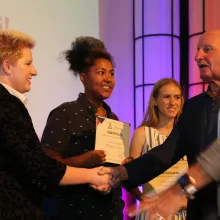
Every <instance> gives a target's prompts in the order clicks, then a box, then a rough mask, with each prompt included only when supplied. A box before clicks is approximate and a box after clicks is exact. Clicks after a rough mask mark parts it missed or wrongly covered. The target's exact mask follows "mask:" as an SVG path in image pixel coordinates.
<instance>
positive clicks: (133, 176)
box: [125, 93, 218, 220]
mask: <svg viewBox="0 0 220 220" xmlns="http://www.w3.org/2000/svg"><path fill="white" fill-rule="evenodd" d="M213 105H215V103H214V102H213V101H212V100H211V99H210V97H209V96H208V95H207V94H206V93H203V94H200V95H198V96H195V97H193V98H191V99H190V100H188V101H187V102H186V104H185V106H184V109H183V113H182V115H181V117H180V119H179V121H178V123H177V125H176V126H175V128H174V129H173V131H172V132H171V134H170V136H169V137H168V138H167V139H166V141H165V142H164V143H163V144H162V145H160V146H158V147H156V148H154V149H152V150H151V151H149V152H148V153H147V154H145V155H143V156H141V157H139V158H138V159H136V160H134V161H132V162H131V163H129V164H126V165H125V167H126V169H127V171H128V175H129V181H126V182H125V187H126V188H127V189H130V188H133V187H135V186H137V185H140V184H143V183H145V182H148V181H150V180H151V179H153V178H154V177H156V176H157V175H159V174H161V173H162V172H164V171H165V170H166V169H167V168H169V167H171V166H172V165H174V164H175V163H176V162H177V161H178V160H180V159H181V158H182V157H183V156H185V155H187V159H188V163H189V164H192V163H194V162H195V160H196V157H197V155H198V154H199V153H200V152H201V151H203V150H204V149H205V148H206V147H208V146H209V144H210V143H211V142H212V141H213V140H214V139H215V138H216V137H217V121H215V120H214V119H213V118H211V117H216V116H217V114H215V115H214V116H213V115H212V114H211V111H212V106H213ZM211 115H212V116H211ZM211 121H212V122H213V121H214V125H213V126H212V129H211V131H210V129H209V128H208V127H209V125H210V123H211ZM216 205H217V201H216V184H215V183H213V184H210V185H209V186H207V187H205V188H204V189H202V190H201V191H200V192H198V193H197V194H196V198H195V199H194V200H191V201H189V203H188V209H187V215H188V217H187V218H188V219H190V220H195V219H196V220H197V219H198V220H215V219H218V218H217V214H216V213H217V212H216V211H217V209H216ZM213 213H214V216H215V217H213V216H212V214H213ZM209 216H211V217H209Z"/></svg>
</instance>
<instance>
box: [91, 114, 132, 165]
mask: <svg viewBox="0 0 220 220" xmlns="http://www.w3.org/2000/svg"><path fill="white" fill-rule="evenodd" d="M129 141H130V124H128V123H124V122H121V121H116V120H113V119H109V118H103V117H100V116H97V117H96V140H95V150H104V151H105V154H106V162H109V163H115V164H121V162H122V160H124V159H125V158H126V157H128V155H129Z"/></svg>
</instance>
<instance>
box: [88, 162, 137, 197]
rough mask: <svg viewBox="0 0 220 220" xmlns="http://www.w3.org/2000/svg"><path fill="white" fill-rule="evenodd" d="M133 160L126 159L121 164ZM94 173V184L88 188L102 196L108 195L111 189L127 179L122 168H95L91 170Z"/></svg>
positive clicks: (125, 172)
mask: <svg viewBox="0 0 220 220" xmlns="http://www.w3.org/2000/svg"><path fill="white" fill-rule="evenodd" d="M132 159H133V158H126V159H125V160H124V161H123V162H122V164H125V163H127V162H129V161H131V160H132ZM92 170H93V172H95V175H94V182H93V183H92V184H90V186H91V187H92V188H93V189H95V190H97V191H100V192H101V193H103V194H108V193H110V191H111V189H112V188H116V187H118V186H119V185H120V183H121V182H122V181H124V180H127V179H128V173H127V170H126V168H125V167H124V166H123V165H122V166H117V167H102V166H101V167H97V168H93V169H92Z"/></svg>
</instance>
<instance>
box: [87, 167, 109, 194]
mask: <svg viewBox="0 0 220 220" xmlns="http://www.w3.org/2000/svg"><path fill="white" fill-rule="evenodd" d="M103 169H105V167H97V168H94V170H95V171H96V175H97V176H98V177H100V178H103V177H104V178H105V177H106V178H107V179H106V182H104V183H103V184H100V185H99V184H90V187H92V188H93V189H95V190H97V191H99V192H100V193H102V194H104V195H106V194H108V193H110V192H111V189H112V188H111V186H110V184H109V183H110V181H111V179H112V176H111V175H110V174H108V173H103V171H102V170H103ZM99 173H102V175H100V174H99Z"/></svg>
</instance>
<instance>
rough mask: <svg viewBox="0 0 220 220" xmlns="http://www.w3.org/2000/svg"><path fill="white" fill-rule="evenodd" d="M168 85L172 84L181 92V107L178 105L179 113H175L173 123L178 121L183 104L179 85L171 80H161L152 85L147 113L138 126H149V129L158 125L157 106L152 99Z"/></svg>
mask: <svg viewBox="0 0 220 220" xmlns="http://www.w3.org/2000/svg"><path fill="white" fill-rule="evenodd" d="M168 84H174V85H175V86H177V87H178V88H179V90H180V92H181V105H180V111H179V112H178V113H177V116H176V117H175V123H176V122H177V120H178V119H179V116H180V114H181V113H182V108H183V104H184V98H183V91H182V88H181V86H180V84H179V83H178V82H177V81H176V80H175V79H173V78H163V79H161V80H159V81H157V82H156V84H155V85H154V87H153V89H152V91H151V94H150V99H149V102H148V107H147V112H146V113H145V115H144V119H143V121H142V123H141V125H140V126H149V127H154V126H156V125H157V124H158V122H159V110H158V108H157V106H155V105H154V99H156V98H157V97H158V94H159V92H160V89H161V88H162V87H163V86H165V85H168Z"/></svg>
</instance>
